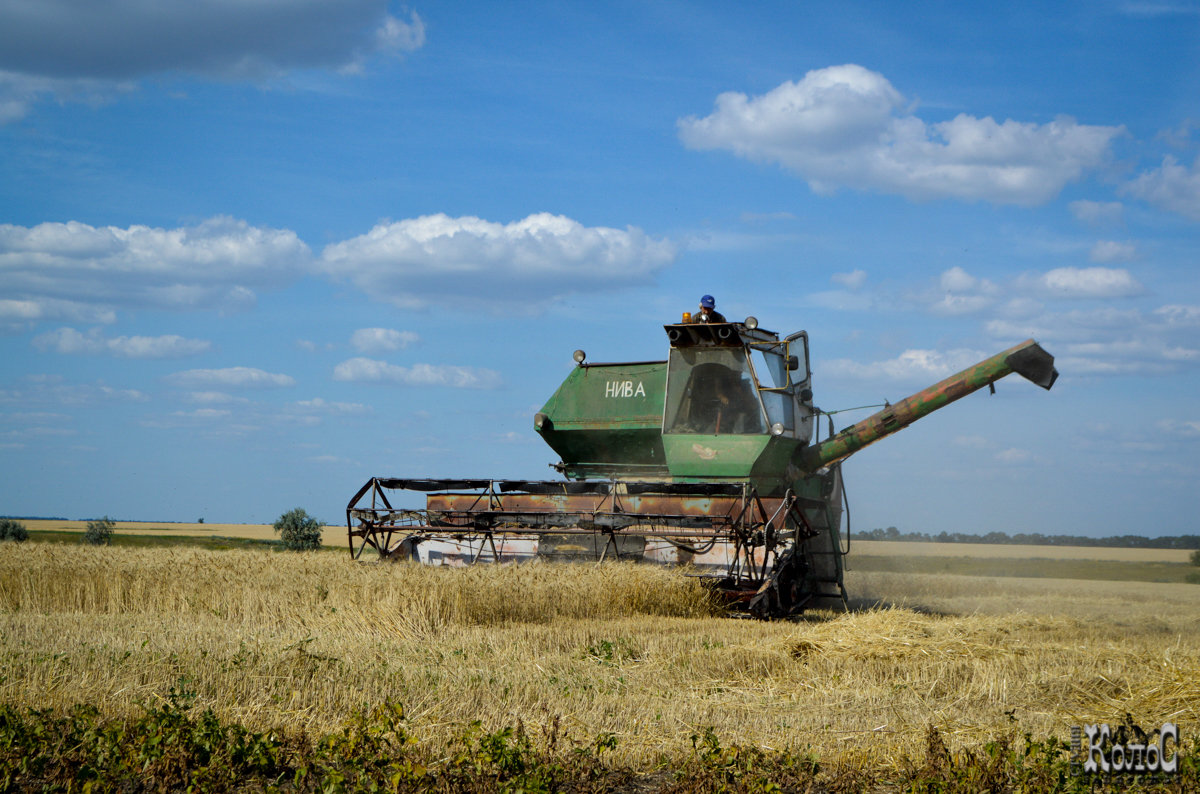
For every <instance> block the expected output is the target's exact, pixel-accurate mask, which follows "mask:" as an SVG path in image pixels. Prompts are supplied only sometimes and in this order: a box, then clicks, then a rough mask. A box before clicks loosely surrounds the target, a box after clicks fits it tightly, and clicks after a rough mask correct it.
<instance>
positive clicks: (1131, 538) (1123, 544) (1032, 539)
mask: <svg viewBox="0 0 1200 794" xmlns="http://www.w3.org/2000/svg"><path fill="white" fill-rule="evenodd" d="M850 539H851V540H900V541H914V542H924V543H998V544H999V543H1013V544H1021V545H1028V546H1111V547H1115V548H1122V549H1200V535H1174V536H1171V537H1161V538H1146V537H1142V536H1141V535H1110V536H1109V537H1106V538H1089V537H1084V536H1082V535H1043V534H1042V533H1040V532H1032V533H1028V534H1027V533H1024V532H1018V533H1017V534H1015V535H1009V534H1008V533H1007V532H989V533H987V534H986V535H969V534H967V533H965V532H939V533H938V534H936V535H930V534H929V533H928V532H901V531H900V530H898V529H896V528H895V527H888V528H887V529H872V530H870V531H868V532H852V533H850Z"/></svg>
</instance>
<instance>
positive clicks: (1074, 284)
mask: <svg viewBox="0 0 1200 794" xmlns="http://www.w3.org/2000/svg"><path fill="white" fill-rule="evenodd" d="M1036 284H1037V285H1038V286H1039V287H1040V288H1041V289H1042V290H1043V291H1044V292H1045V293H1046V294H1048V295H1053V296H1054V297H1059V298H1122V297H1130V296H1133V295H1139V294H1141V292H1142V285H1141V284H1139V283H1138V281H1137V279H1135V278H1134V277H1133V275H1132V274H1130V272H1129V271H1128V270H1125V269H1124V268H1109V267H1059V268H1055V269H1054V270H1049V271H1047V272H1046V273H1043V274H1042V275H1041V276H1039V277H1038V278H1037V279H1036Z"/></svg>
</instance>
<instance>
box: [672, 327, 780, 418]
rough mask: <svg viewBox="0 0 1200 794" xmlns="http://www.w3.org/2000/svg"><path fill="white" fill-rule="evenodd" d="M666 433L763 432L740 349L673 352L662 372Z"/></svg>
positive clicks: (760, 412)
mask: <svg viewBox="0 0 1200 794" xmlns="http://www.w3.org/2000/svg"><path fill="white" fill-rule="evenodd" d="M666 408H667V410H666V418H665V422H664V424H663V430H664V432H667V433H702V434H708V435H725V434H743V435H746V434H754V433H765V432H766V428H767V426H766V421H765V418H764V416H763V407H762V403H761V402H760V401H759V399H758V391H757V390H756V389H755V387H754V379H753V376H752V375H751V372H750V368H749V366H748V363H747V361H746V351H745V350H744V349H743V348H740V347H717V348H713V347H703V348H696V347H690V348H674V349H672V350H671V358H670V363H669V364H668V369H667V406H666Z"/></svg>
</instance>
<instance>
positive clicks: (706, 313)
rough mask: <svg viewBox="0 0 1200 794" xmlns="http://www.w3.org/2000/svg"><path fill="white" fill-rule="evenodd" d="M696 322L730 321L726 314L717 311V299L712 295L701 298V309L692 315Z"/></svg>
mask: <svg viewBox="0 0 1200 794" xmlns="http://www.w3.org/2000/svg"><path fill="white" fill-rule="evenodd" d="M692 322H694V323H724V322H728V320H726V319H725V315H723V314H721V313H720V312H719V311H717V301H716V299H715V298H713V296H712V295H705V296H703V297H702V298H700V310H699V311H698V312H696V313H695V314H693V315H692Z"/></svg>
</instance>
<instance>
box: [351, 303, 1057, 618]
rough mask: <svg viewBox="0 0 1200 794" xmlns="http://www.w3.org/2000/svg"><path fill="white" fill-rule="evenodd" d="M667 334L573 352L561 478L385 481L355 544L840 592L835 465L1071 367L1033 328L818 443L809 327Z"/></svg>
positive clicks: (793, 608)
mask: <svg viewBox="0 0 1200 794" xmlns="http://www.w3.org/2000/svg"><path fill="white" fill-rule="evenodd" d="M665 331H666V335H667V341H668V343H669V353H668V357H667V359H666V360H665V361H645V362H632V363H615V364H594V363H589V362H588V361H587V357H586V355H585V354H584V353H583V351H578V350H577V351H575V361H576V364H577V365H578V366H577V367H575V368H574V369H573V370H572V371H571V373H570V374H569V375H568V376H567V378H566V380H565V381H563V383H562V385H561V386H559V388H558V390H557V391H556V392H555V393H554V395H553V396H551V398H550V399H549V400H548V401H547V402H546V404H545V405H544V406H543V407H542V409H541V410H540V411H539V412H538V413H537V414H536V415H535V416H534V428H535V430H536V431H537V432H538V433H539V434H540V435H541V436H542V438H543V439H544V440H545V441H546V443H547V444H549V446H550V447H551V448H552V449H553V450H554V451H555V453H557V454H558V455H559V457H560V462H559V463H557V464H555V468H556V469H558V470H559V472H560V473H561V474H563V475H564V478H565V479H563V480H554V481H527V480H485V479H478V480H466V479H464V480H428V479H399V478H378V477H376V478H372V479H371V480H369V481H368V482H367V483H366V484H365V485H364V486H363V487H362V488H361V489H360V490H359V492H358V493H357V494H356V495H355V497H354V498H353V499H352V500H351V501H350V504H349V505H348V507H347V511H346V517H347V531H348V537H349V545H350V551H351V554H352V556H354V557H355V558H357V557H359V556H361V554H362V553H363V552H364V551H365V550H366V549H367V548H372V549H374V550H375V551H376V552H378V554H379V555H380V556H381V557H384V558H405V559H417V560H420V561H422V562H425V563H429V564H450V565H456V564H458V565H463V564H472V563H478V562H484V561H486V562H503V561H521V560H530V559H535V558H541V559H567V560H603V559H608V558H613V559H638V560H644V561H648V562H655V563H660V564H669V565H686V566H690V567H691V569H692V570H694V572H695V573H697V574H698V575H703V576H706V577H708V578H709V579H710V580H711V581H712V583H713V584H714V586H716V587H718V588H719V589H720V590H721V591H722V592H723V593H725V594H726V596H727V597H728V599H729V601H730V602H731V603H733V604H739V605H742V606H744V607H745V608H746V609H748V610H749V611H750V612H751V613H752V614H755V615H758V616H760V617H777V616H783V615H788V614H793V613H795V612H798V611H800V610H802V609H804V608H805V607H806V606H809V605H811V604H813V603H816V602H819V601H821V600H827V599H838V600H841V601H843V602H844V600H845V597H846V590H845V585H844V581H843V576H842V572H843V566H842V558H843V556H844V551H843V539H842V537H841V523H842V520H841V519H842V507H843V490H842V481H841V468H840V465H839V464H840V462H841V461H842V460H844V459H845V458H846V457H848V456H849V455H851V454H853V453H854V452H856V451H857V450H859V449H861V448H862V447H864V446H867V445H868V444H871V443H872V442H874V441H876V440H878V439H880V438H882V437H884V436H886V435H890V434H892V433H895V432H897V431H898V430H900V429H902V428H904V427H906V426H907V425H909V424H911V423H912V422H915V421H916V420H917V419H919V418H921V417H922V416H925V415H926V414H929V413H931V412H933V411H935V410H937V409H938V408H941V407H942V406H944V405H946V404H948V403H950V402H952V401H954V400H956V399H958V398H960V397H963V396H965V395H967V394H970V393H971V392H973V391H975V390H977V389H980V388H982V387H983V386H987V385H989V384H992V383H994V382H995V381H996V380H999V379H1000V378H1002V377H1004V376H1005V375H1008V374H1009V373H1011V372H1017V373H1018V374H1020V375H1022V376H1023V377H1025V378H1027V379H1028V380H1030V381H1032V382H1034V383H1036V384H1038V385H1040V386H1042V387H1043V388H1046V389H1049V388H1050V387H1051V386H1052V385H1053V383H1054V381H1055V379H1056V378H1057V377H1058V372H1057V371H1056V370H1055V369H1054V359H1053V357H1052V356H1050V355H1049V354H1048V353H1046V352H1045V351H1044V350H1042V348H1041V347H1040V346H1039V345H1038V344H1037V343H1036V342H1034V341H1033V340H1028V341H1026V342H1023V343H1022V344H1020V345H1017V346H1016V347H1013V348H1011V349H1009V350H1006V351H1004V352H1002V353H999V354H997V355H995V356H992V357H991V358H989V359H987V360H985V361H982V362H980V363H979V364H976V365H975V366H973V367H970V368H968V369H967V370H964V371H963V372H960V373H958V374H957V375H954V376H952V377H950V378H947V379H946V380H944V381H942V382H941V383H938V384H936V385H934V386H931V387H930V388H928V389H925V390H924V391H921V392H918V393H917V394H915V395H913V396H912V397H909V398H907V399H906V400H903V401H902V402H900V403H897V404H895V405H889V406H887V407H885V408H884V409H883V410H882V411H879V412H878V413H876V414H874V415H873V416H870V417H868V418H867V419H864V420H863V421H861V422H858V423H857V424H855V425H852V426H850V427H848V428H846V429H845V430H843V431H842V432H840V433H837V434H832V433H831V434H830V436H829V437H828V438H826V439H824V440H819V439H818V438H817V437H816V436H817V432H818V422H817V420H818V418H819V416H820V413H821V412H820V410H819V409H818V408H817V407H815V406H814V405H813V390H812V371H811V369H810V367H809V358H808V335H807V334H806V333H805V332H803V331H801V332H799V333H795V334H792V335H790V336H787V337H785V338H780V337H779V335H778V334H776V333H773V332H771V331H766V330H763V329H760V328H759V327H758V323H757V321H756V320H755V319H754V318H752V317H751V318H747V320H746V322H744V323H712V324H705V323H683V324H676V325H668V326H665ZM397 491H418V492H421V493H423V494H424V495H425V507H424V509H421V510H411V509H395V508H393V506H392V502H393V500H395V493H394V492H397ZM389 494H392V495H391V496H390V497H389Z"/></svg>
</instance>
